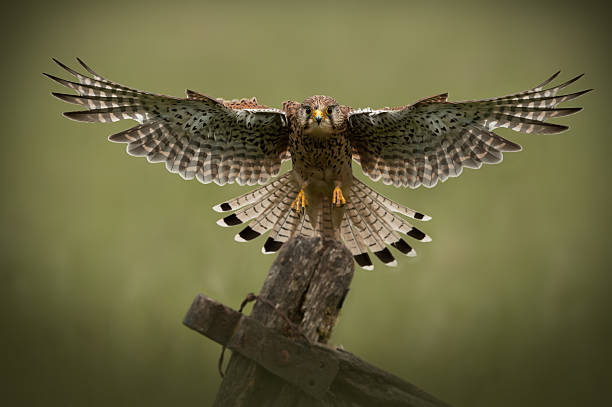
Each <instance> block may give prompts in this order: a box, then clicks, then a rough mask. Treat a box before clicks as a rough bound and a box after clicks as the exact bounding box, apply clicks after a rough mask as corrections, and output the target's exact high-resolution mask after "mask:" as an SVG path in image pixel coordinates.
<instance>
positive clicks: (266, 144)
mask: <svg viewBox="0 0 612 407" xmlns="http://www.w3.org/2000/svg"><path fill="white" fill-rule="evenodd" d="M54 61H55V62H56V63H57V64H58V65H59V66H60V67H62V68H63V69H65V70H66V71H67V72H68V73H70V74H71V75H73V76H74V77H75V78H76V79H77V81H78V82H73V81H68V80H65V79H62V78H58V77H56V76H53V75H49V74H45V75H46V76H47V77H49V78H50V79H52V80H54V81H56V82H58V83H59V84H61V85H63V86H66V87H67V88H69V89H72V90H74V91H75V92H76V95H71V94H64V93H57V92H53V93H52V94H53V96H55V97H57V98H59V99H61V100H63V101H65V102H68V103H72V104H76V105H80V106H83V107H85V108H87V110H83V111H73V112H66V113H64V115H65V116H66V117H68V118H70V119H73V120H78V121H84V122H103V123H104V122H115V121H118V120H126V119H131V120H136V121H137V122H138V123H139V124H138V125H137V126H134V127H132V128H130V129H127V130H125V131H122V132H120V133H117V134H114V135H112V136H110V137H109V139H110V140H111V141H114V142H118V143H127V144H128V145H127V152H128V153H129V154H131V155H135V156H146V157H147V159H148V161H149V162H165V164H166V168H167V169H168V171H170V172H173V173H178V174H180V176H181V177H183V178H184V179H193V178H197V179H198V180H199V181H200V182H202V183H210V182H216V183H217V184H220V185H223V184H226V183H233V182H237V183H238V184H241V185H242V184H249V185H253V184H255V183H260V184H261V183H265V182H267V181H268V179H269V178H270V177H272V176H275V175H277V174H278V172H279V170H280V164H281V160H283V159H286V158H288V156H289V153H288V136H289V132H290V129H289V126H288V125H287V118H286V116H285V113H284V112H283V111H281V110H278V109H271V108H268V107H266V106H262V105H259V104H258V103H257V100H256V99H255V98H252V99H240V100H233V101H224V100H222V99H219V100H215V99H212V98H209V97H207V96H205V95H202V94H199V93H197V92H193V91H187V96H188V97H187V98H186V99H181V98H175V97H171V96H165V95H158V94H153V93H148V92H143V91H139V90H136V89H132V88H129V87H127V86H123V85H120V84H118V83H116V82H112V81H109V80H108V79H105V78H103V77H102V76H100V75H98V74H97V73H95V72H94V71H93V70H92V69H91V68H89V67H88V66H87V65H86V64H85V63H84V62H83V61H81V60H80V59H78V61H79V63H80V64H81V66H82V67H83V68H84V69H85V70H86V71H87V72H88V73H89V74H91V76H87V75H83V74H81V73H79V72H77V71H75V70H73V69H71V68H69V67H68V66H66V65H64V64H63V63H61V62H59V61H57V60H55V59H54Z"/></svg>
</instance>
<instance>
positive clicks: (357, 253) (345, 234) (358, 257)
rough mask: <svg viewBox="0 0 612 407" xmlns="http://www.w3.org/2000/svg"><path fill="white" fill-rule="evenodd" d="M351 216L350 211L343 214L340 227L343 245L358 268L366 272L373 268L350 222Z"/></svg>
mask: <svg viewBox="0 0 612 407" xmlns="http://www.w3.org/2000/svg"><path fill="white" fill-rule="evenodd" d="M352 216H353V215H352V213H351V212H350V211H345V212H344V219H343V221H342V223H341V226H340V228H341V231H342V240H344V244H345V245H346V247H347V248H348V249H349V250H350V251H351V254H352V255H353V257H354V258H355V261H356V262H357V264H358V265H359V266H360V267H362V268H364V269H366V270H373V269H374V266H373V265H372V260H371V259H370V256H369V255H368V247H367V245H366V244H365V242H364V240H363V237H362V236H361V234H360V233H359V230H358V229H357V228H356V227H355V226H354V225H353V222H352V220H351V217H352Z"/></svg>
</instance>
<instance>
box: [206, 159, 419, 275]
mask: <svg viewBox="0 0 612 407" xmlns="http://www.w3.org/2000/svg"><path fill="white" fill-rule="evenodd" d="M299 190H300V186H299V185H298V183H297V182H296V181H295V178H294V177H293V173H292V172H291V171H290V172H289V173H287V174H285V175H283V176H282V177H280V178H278V179H277V180H275V181H273V182H271V183H270V184H267V185H264V186H261V187H259V188H257V189H255V190H253V191H251V192H249V193H247V194H244V195H241V196H239V197H237V198H234V199H232V200H229V201H227V202H223V203H221V204H219V205H216V206H215V207H214V209H215V210H216V211H218V212H229V211H234V213H232V214H230V215H228V216H226V217H224V218H222V219H219V221H218V222H217V224H219V225H220V226H224V227H228V226H236V225H240V224H244V223H247V222H248V223H249V224H248V226H246V227H244V228H243V229H242V230H241V231H240V232H239V233H238V234H237V235H236V236H235V237H234V239H235V240H236V241H238V242H246V241H249V240H253V239H255V238H256V237H259V236H261V235H262V234H264V233H266V232H270V234H269V236H268V238H267V239H266V241H265V243H264V245H263V248H262V252H263V253H265V254H269V253H275V252H277V251H278V250H279V249H280V248H281V247H282V245H283V244H284V243H285V242H286V241H288V240H289V239H290V238H291V237H293V236H297V235H302V236H309V237H314V236H323V237H327V238H332V239H342V240H343V241H344V244H345V245H346V247H347V248H348V249H349V250H350V251H351V253H352V254H353V256H354V258H355V261H356V262H357V264H358V265H359V266H360V267H362V268H364V269H366V270H372V269H373V268H374V266H373V264H372V260H371V258H370V255H369V254H368V252H372V253H373V254H374V255H375V256H376V257H378V259H380V261H382V262H383V263H384V264H385V265H387V266H390V267H394V266H396V265H397V261H396V260H395V257H394V256H393V254H392V253H391V251H390V250H389V247H388V246H392V247H394V248H395V249H397V250H398V251H399V252H401V253H402V254H404V255H406V256H415V255H416V252H415V250H414V249H413V248H412V246H410V245H409V244H408V243H407V242H406V241H405V240H404V239H403V238H402V236H401V234H405V235H408V236H410V237H412V238H414V239H416V240H419V241H421V242H429V241H431V238H430V237H429V236H427V235H426V234H425V233H423V232H421V231H420V230H419V229H417V228H415V227H414V226H413V225H412V224H410V223H409V222H408V221H407V220H406V219H404V218H403V217H401V216H399V215H398V214H400V215H404V216H407V217H409V218H412V219H417V220H430V219H431V217H429V216H427V215H425V214H423V213H420V212H417V211H415V210H413V209H410V208H408V207H406V206H404V205H401V204H399V203H397V202H394V201H392V200H390V199H388V198H386V197H384V196H383V195H381V194H379V193H378V192H376V191H374V190H373V189H372V188H370V187H369V186H367V185H366V184H364V183H363V182H361V181H359V180H358V179H356V178H354V179H353V185H351V187H350V188H347V191H345V193H346V194H347V202H346V206H345V207H344V209H343V212H341V211H340V209H337V208H334V207H333V206H332V203H331V197H330V196H322V197H321V199H316V200H314V199H313V200H311V202H310V204H309V205H308V206H307V211H306V213H304V212H301V213H296V212H295V211H294V210H292V209H291V203H292V202H293V200H294V199H295V197H296V196H297V194H298V192H299ZM337 215H338V216H339V215H342V216H341V217H340V218H338V216H337Z"/></svg>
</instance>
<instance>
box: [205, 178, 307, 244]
mask: <svg viewBox="0 0 612 407" xmlns="http://www.w3.org/2000/svg"><path fill="white" fill-rule="evenodd" d="M299 190H300V187H299V185H298V184H297V182H296V181H295V179H294V177H293V173H292V171H289V172H288V173H287V174H285V175H283V176H282V177H280V178H278V179H277V180H275V181H273V182H271V183H269V184H267V185H264V186H262V187H259V188H257V189H255V190H253V191H251V192H249V193H247V194H244V195H241V196H239V197H237V198H234V199H232V200H231V201H228V202H223V203H221V204H219V205H216V206H215V207H213V209H214V210H215V211H217V212H228V211H236V212H235V213H233V214H231V215H228V216H226V217H224V218H223V219H219V220H218V221H217V224H218V225H220V226H223V227H228V226H235V225H240V224H243V223H245V222H248V221H250V220H251V219H253V220H252V221H251V222H250V223H249V225H248V226H247V227H245V228H244V229H242V230H241V231H240V232H239V233H238V234H237V235H236V236H234V240H236V241H237V242H246V241H249V240H253V239H255V238H256V237H259V236H260V235H262V234H263V233H266V232H268V231H271V232H270V236H269V237H268V239H267V240H266V242H265V243H264V246H263V248H262V252H263V253H265V254H268V253H274V252H277V251H278V250H279V249H280V248H281V246H282V245H283V243H285V242H286V241H287V240H289V238H290V237H291V236H293V235H294V234H296V233H298V234H301V235H306V236H315V235H316V234H315V232H314V230H313V229H312V227H310V223H307V222H305V218H306V216H300V215H299V214H297V213H295V212H294V211H293V210H291V203H292V202H293V200H294V199H295V197H296V195H297V194H298V192H299Z"/></svg>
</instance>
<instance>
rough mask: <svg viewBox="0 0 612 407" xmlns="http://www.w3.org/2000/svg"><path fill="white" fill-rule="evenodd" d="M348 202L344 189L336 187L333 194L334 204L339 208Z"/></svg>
mask: <svg viewBox="0 0 612 407" xmlns="http://www.w3.org/2000/svg"><path fill="white" fill-rule="evenodd" d="M344 204H346V199H344V195H342V189H340V187H338V186H337V187H336V188H334V193H333V195H332V205H336V207H337V208H339V207H341V206H344Z"/></svg>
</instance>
